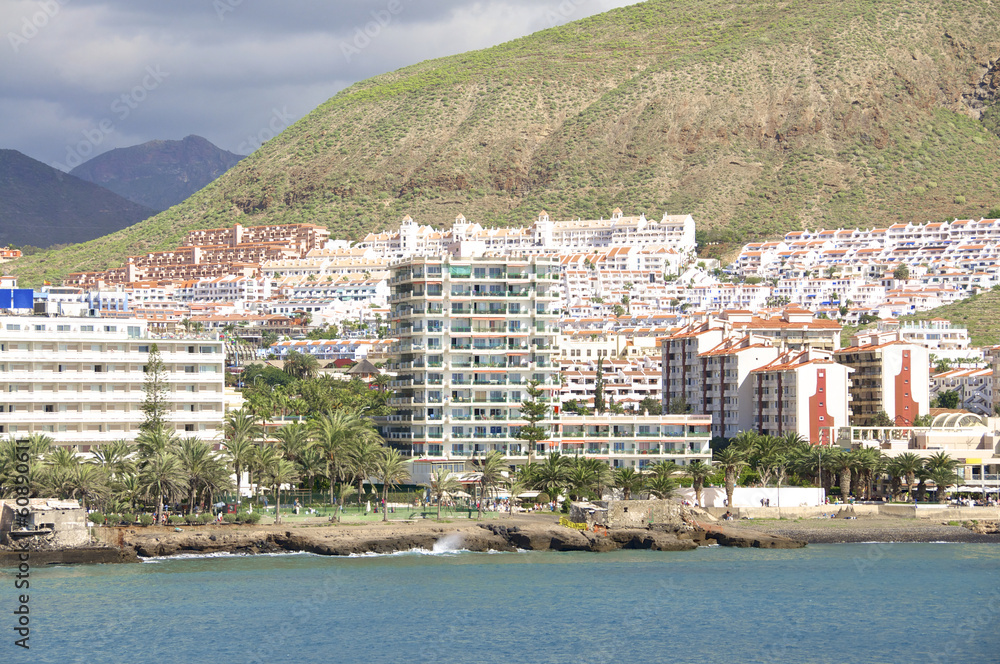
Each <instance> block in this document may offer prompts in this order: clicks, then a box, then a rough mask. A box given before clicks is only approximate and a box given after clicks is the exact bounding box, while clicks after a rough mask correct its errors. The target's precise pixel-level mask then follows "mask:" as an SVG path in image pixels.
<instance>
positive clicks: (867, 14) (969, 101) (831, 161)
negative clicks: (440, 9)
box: [15, 0, 1000, 280]
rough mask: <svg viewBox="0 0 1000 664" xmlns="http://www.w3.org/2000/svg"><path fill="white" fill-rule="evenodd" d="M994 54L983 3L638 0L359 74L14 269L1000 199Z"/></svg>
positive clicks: (860, 218) (841, 217) (756, 220)
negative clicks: (156, 210)
mask: <svg viewBox="0 0 1000 664" xmlns="http://www.w3.org/2000/svg"><path fill="white" fill-rule="evenodd" d="M998 56H1000V0H951V1H950V2H947V3H942V2H939V1H938V0H898V1H896V2H882V1H878V0H855V1H852V2H843V1H842V0H788V1H784V2H782V1H774V0H769V1H766V2H765V1H754V0H746V1H743V2H733V1H732V0H728V1H727V0H649V1H648V2H645V3H642V4H639V5H635V6H630V7H626V8H623V9H619V10H615V11H612V12H608V13H606V14H601V15H598V16H594V17H591V18H588V19H585V20H582V21H578V22H575V23H571V24H568V25H565V26H561V27H558V28H554V29H551V30H545V31H542V32H539V33H536V34H534V35H531V36H529V37H526V38H523V39H518V40H515V41H512V42H509V43H506V44H501V45H499V46H496V47H494V48H489V49H485V50H482V51H476V52H471V53H466V54H462V55H458V56H453V57H448V58H442V59H439V60H433V61H428V62H423V63H420V64H417V65H414V66H411V67H407V68H405V69H401V70H399V71H396V72H392V73H389V74H384V75H381V76H376V77H374V78H372V79H369V80H367V81H363V82H361V83H358V84H356V85H354V86H352V87H350V88H348V89H346V90H344V91H342V92H341V93H339V94H337V95H336V96H334V97H333V98H332V99H330V100H329V101H327V102H326V103H324V104H323V105H321V106H320V107H319V108H317V109H316V110H315V111H313V112H312V113H310V114H309V115H308V116H306V117H305V118H303V119H302V120H300V121H299V122H296V123H295V124H293V125H292V126H291V127H289V128H288V129H287V130H285V131H284V132H283V133H282V134H281V135H280V136H278V137H277V138H275V139H273V140H272V141H269V142H268V143H266V144H265V145H264V146H262V147H261V148H260V149H259V150H258V151H257V152H255V153H254V154H253V155H251V156H250V157H248V158H247V159H244V160H243V161H242V162H240V164H238V165H237V166H236V167H234V168H233V169H232V170H230V171H229V172H228V173H226V174H225V175H224V176H223V177H221V178H219V179H218V180H216V181H215V182H213V183H212V184H210V185H209V186H207V187H206V188H205V189H203V190H202V191H200V192H198V193H197V194H195V195H194V196H192V197H191V198H190V199H188V200H187V201H185V202H184V203H183V204H181V205H179V206H177V207H175V208H172V209H171V210H169V211H167V212H165V213H163V214H160V215H158V216H157V217H155V218H154V219H151V220H149V221H147V222H144V223H143V224H140V225H138V226H137V227H135V228H132V229H128V230H127V231H123V232H120V233H117V234H115V235H113V236H111V237H109V238H104V239H102V240H100V241H98V242H94V243H88V244H87V245H85V246H83V247H79V248H72V249H69V250H66V251H63V252H60V253H59V254H57V255H53V256H51V257H49V258H47V259H45V261H44V263H43V262H41V261H38V260H32V259H26V260H24V261H22V262H21V265H19V266H16V268H15V269H17V270H19V271H20V272H21V274H22V275H24V278H25V279H29V280H37V279H39V278H41V276H42V275H43V274H48V275H49V276H53V277H54V276H57V274H58V273H64V272H66V271H71V270H80V269H93V268H97V267H103V266H107V265H116V264H119V263H120V262H121V260H122V259H123V258H124V256H125V255H126V254H127V253H129V252H133V253H134V252H135V251H143V250H146V249H154V248H167V247H170V246H173V245H174V244H175V243H176V242H177V241H178V240H179V239H180V238H181V237H182V235H183V233H184V232H185V231H186V230H188V229H192V228H204V227H212V226H223V225H229V224H232V223H234V222H236V221H240V222H241V223H243V224H263V223H289V222H313V223H320V224H325V225H327V226H329V227H330V228H332V229H334V230H335V231H336V233H337V234H338V235H339V236H342V237H350V238H353V239H357V238H359V237H361V236H362V235H363V234H364V233H365V232H366V231H369V230H372V229H376V228H384V227H389V226H395V225H396V224H397V223H398V221H399V219H400V218H401V217H402V216H403V215H404V214H411V215H412V216H413V217H414V218H415V219H416V220H417V221H418V222H420V223H432V224H434V225H440V224H447V223H449V222H450V220H451V219H453V218H454V217H455V216H456V215H457V214H458V213H463V214H465V216H466V217H467V218H469V219H470V220H472V221H477V222H480V223H484V224H498V225H505V224H525V223H530V222H531V221H532V220H533V219H534V218H535V217H536V215H537V213H538V210H540V209H542V208H544V209H546V210H548V212H549V213H550V214H551V215H552V216H554V217H555V218H568V217H578V216H582V217H601V216H604V217H606V216H608V215H609V214H610V212H611V210H612V209H613V208H614V207H621V208H622V209H623V210H626V211H627V212H628V213H635V214H637V213H639V212H645V213H646V215H647V216H659V215H662V214H663V213H664V212H669V213H672V214H677V213H692V214H693V215H694V216H695V219H696V222H697V223H698V224H699V229H700V231H701V239H702V240H707V241H723V242H740V241H744V240H746V239H748V238H750V237H762V236H767V235H771V234H775V233H778V232H783V231H786V230H788V229H791V228H797V227H800V226H802V225H807V226H810V227H816V226H825V227H834V226H851V227H854V226H868V225H874V224H887V223H891V222H895V221H910V220H925V219H939V218H951V217H953V216H976V215H980V214H983V213H984V212H985V211H986V210H987V209H988V208H989V207H992V206H993V205H995V204H996V203H997V202H1000V185H998V178H997V174H998V173H1000V137H998V136H997V135H996V134H995V133H991V132H990V131H988V129H987V125H988V123H984V122H983V121H982V120H981V119H980V116H983V115H984V114H985V115H986V116H987V117H990V113H994V111H995V110H1000V107H994V106H993V104H994V103H995V101H996V96H997V88H998V86H1000V67H998V64H997V58H998ZM994 115H995V113H994ZM995 124H996V123H994V125H995ZM990 126H993V125H990Z"/></svg>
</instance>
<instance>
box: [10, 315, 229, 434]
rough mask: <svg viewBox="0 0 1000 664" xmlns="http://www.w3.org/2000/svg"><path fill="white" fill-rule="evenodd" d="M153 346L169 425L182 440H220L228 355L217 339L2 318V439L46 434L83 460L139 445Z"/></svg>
mask: <svg viewBox="0 0 1000 664" xmlns="http://www.w3.org/2000/svg"><path fill="white" fill-rule="evenodd" d="M154 345H155V346H156V347H157V350H158V352H159V355H160V359H161V360H162V362H163V365H164V371H165V378H166V383H167V395H166V397H167V415H166V420H167V423H168V425H169V426H170V427H172V428H173V430H174V431H175V432H176V433H177V435H179V436H197V437H199V438H202V439H204V440H206V441H208V440H212V439H215V438H216V437H218V436H220V435H221V433H222V421H223V416H224V402H225V391H224V387H223V382H224V374H223V371H224V366H223V364H224V358H225V352H224V350H223V342H222V341H221V340H219V338H218V336H217V335H214V334H210V335H205V334H201V335H194V334H191V335H157V334H152V333H150V332H149V330H148V328H147V326H146V321H144V320H140V319H101V318H64V317H51V318H50V317H44V316H4V317H0V436H3V437H7V436H14V437H17V438H23V437H27V436H30V435H32V434H44V435H46V436H49V437H50V438H52V439H53V440H54V441H55V442H56V444H59V445H75V446H78V447H79V448H80V450H81V451H88V450H89V449H90V447H91V446H93V445H98V444H101V443H107V442H110V441H114V440H119V439H124V440H129V441H131V440H135V438H136V437H137V436H138V435H139V425H140V424H141V423H142V422H143V420H144V414H143V412H142V404H143V402H144V400H145V392H144V391H143V385H144V383H145V379H146V365H147V364H148V362H149V355H150V351H151V350H152V348H153V346H154Z"/></svg>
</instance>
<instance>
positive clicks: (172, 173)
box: [70, 136, 243, 210]
mask: <svg viewBox="0 0 1000 664" xmlns="http://www.w3.org/2000/svg"><path fill="white" fill-rule="evenodd" d="M242 158H243V157H241V156H240V155H238V154H233V153H232V152H227V151H226V150H223V149H222V148H219V147H216V146H215V145H213V144H212V143H211V142H209V141H208V140H206V139H204V138H202V137H201V136H188V137H186V138H184V139H183V140H180V141H149V142H148V143H143V144H142V145H134V146H132V147H128V148H118V149H116V150H109V151H108V152H105V153H103V154H100V155H98V156H96V157H94V158H93V159H90V160H89V161H87V162H85V163H83V164H80V165H79V166H77V167H76V168H74V169H73V170H72V171H70V174H71V175H75V176H77V177H78V178H80V179H83V180H87V181H88V182H93V183H94V184H98V185H100V186H102V187H105V188H107V189H110V190H111V191H113V192H115V193H116V194H118V195H119V196H122V197H124V198H127V199H129V200H130V201H132V202H134V203H138V204H139V205H143V206H145V207H148V208H152V209H154V210H166V209H167V208H169V207H172V206H174V205H177V204H178V203H181V202H183V201H184V200H185V199H186V198H188V197H189V196H191V194H193V193H195V192H196V191H198V190H199V189H201V188H202V187H204V186H205V185H207V184H208V183H209V182H211V181H212V180H214V179H216V178H217V177H219V176H220V175H222V174H223V173H225V172H226V171H228V170H229V169H230V168H232V167H233V166H235V165H236V164H237V163H239V161H240V160H241V159H242Z"/></svg>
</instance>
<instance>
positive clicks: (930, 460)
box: [924, 452, 958, 472]
mask: <svg viewBox="0 0 1000 664" xmlns="http://www.w3.org/2000/svg"><path fill="white" fill-rule="evenodd" d="M957 465H958V462H957V461H955V460H954V459H952V458H951V457H950V456H948V453H947V452H936V453H934V454H932V455H931V456H929V457H927V460H926V461H924V466H926V467H927V470H929V471H931V472H934V471H935V470H942V469H943V470H955V467H956V466H957Z"/></svg>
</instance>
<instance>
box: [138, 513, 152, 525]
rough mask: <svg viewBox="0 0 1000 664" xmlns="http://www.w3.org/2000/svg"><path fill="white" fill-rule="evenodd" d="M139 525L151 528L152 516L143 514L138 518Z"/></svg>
mask: <svg viewBox="0 0 1000 664" xmlns="http://www.w3.org/2000/svg"><path fill="white" fill-rule="evenodd" d="M139 523H141V524H142V525H144V526H151V525H153V515H152V514H143V515H142V516H140V517H139Z"/></svg>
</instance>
